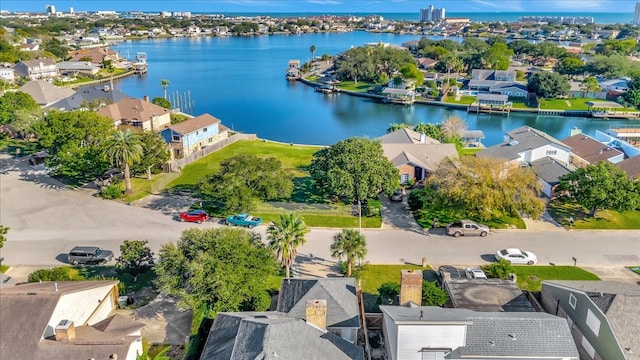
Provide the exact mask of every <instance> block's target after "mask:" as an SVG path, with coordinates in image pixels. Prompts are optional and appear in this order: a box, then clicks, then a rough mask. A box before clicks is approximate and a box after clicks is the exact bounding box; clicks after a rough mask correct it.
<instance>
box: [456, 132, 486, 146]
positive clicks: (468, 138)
mask: <svg viewBox="0 0 640 360" xmlns="http://www.w3.org/2000/svg"><path fill="white" fill-rule="evenodd" d="M458 135H459V136H460V141H461V142H462V146H464V147H466V148H483V147H484V145H483V144H482V139H484V132H482V130H462V131H460V133H458Z"/></svg>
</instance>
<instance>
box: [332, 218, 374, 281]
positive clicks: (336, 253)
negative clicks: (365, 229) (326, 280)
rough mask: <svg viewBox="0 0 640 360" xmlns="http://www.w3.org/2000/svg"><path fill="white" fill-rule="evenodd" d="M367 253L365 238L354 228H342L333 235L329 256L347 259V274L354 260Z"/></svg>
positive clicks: (363, 256)
mask: <svg viewBox="0 0 640 360" xmlns="http://www.w3.org/2000/svg"><path fill="white" fill-rule="evenodd" d="M366 255H367V239H366V238H365V237H364V235H363V234H362V233H361V232H360V231H358V230H356V229H342V231H341V232H339V233H337V234H335V235H334V236H333V243H332V244H331V256H333V257H334V258H337V259H345V260H346V261H347V276H351V270H352V269H353V264H354V262H355V261H356V260H363V259H364V258H365V256H366Z"/></svg>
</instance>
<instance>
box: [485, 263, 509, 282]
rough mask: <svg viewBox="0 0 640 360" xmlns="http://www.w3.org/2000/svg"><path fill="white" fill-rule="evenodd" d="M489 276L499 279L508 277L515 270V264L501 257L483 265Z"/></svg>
mask: <svg viewBox="0 0 640 360" xmlns="http://www.w3.org/2000/svg"><path fill="white" fill-rule="evenodd" d="M482 270H483V271H484V272H485V273H487V276H489V277H492V278H499V279H508V278H509V274H510V273H512V272H513V266H512V265H511V263H510V262H509V261H507V260H505V259H500V260H498V261H496V262H494V263H491V264H489V265H485V266H483V267H482Z"/></svg>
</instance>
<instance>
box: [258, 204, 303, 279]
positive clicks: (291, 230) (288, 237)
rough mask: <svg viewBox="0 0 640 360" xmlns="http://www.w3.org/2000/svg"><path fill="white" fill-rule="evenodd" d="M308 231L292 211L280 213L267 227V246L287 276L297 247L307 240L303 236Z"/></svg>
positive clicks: (296, 253) (296, 252) (288, 276)
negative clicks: (274, 254)
mask: <svg viewBox="0 0 640 360" xmlns="http://www.w3.org/2000/svg"><path fill="white" fill-rule="evenodd" d="M308 232H309V229H308V228H307V225H306V224H305V223H304V221H303V220H302V218H300V217H299V216H296V215H295V214H293V213H289V214H281V215H280V217H279V218H278V219H277V220H274V221H273V222H272V223H271V224H270V225H269V227H268V228H267V239H268V240H269V248H271V249H272V250H273V251H275V253H276V257H277V258H278V260H280V264H281V265H282V266H284V268H285V274H286V277H287V278H290V277H291V276H290V269H291V265H293V263H295V261H296V256H298V247H299V246H302V245H304V244H305V243H306V242H307V240H306V239H305V237H304V236H305V234H306V233H308Z"/></svg>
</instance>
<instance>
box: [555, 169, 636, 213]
mask: <svg viewBox="0 0 640 360" xmlns="http://www.w3.org/2000/svg"><path fill="white" fill-rule="evenodd" d="M557 193H558V194H559V198H560V200H562V201H566V202H571V203H576V204H579V205H581V206H583V207H584V208H585V209H586V210H587V211H588V212H589V216H591V217H594V216H595V215H596V213H597V211H598V210H616V211H624V210H636V209H640V185H639V184H638V182H636V181H634V180H630V179H628V178H627V174H626V173H625V172H624V171H623V170H622V169H620V168H619V167H617V166H615V165H613V164H612V163H610V162H608V161H600V162H598V163H596V164H591V165H588V166H586V167H582V168H578V169H577V170H575V171H573V172H570V173H569V174H566V175H564V176H562V177H561V178H560V184H559V185H558V191H557Z"/></svg>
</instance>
